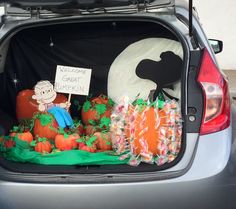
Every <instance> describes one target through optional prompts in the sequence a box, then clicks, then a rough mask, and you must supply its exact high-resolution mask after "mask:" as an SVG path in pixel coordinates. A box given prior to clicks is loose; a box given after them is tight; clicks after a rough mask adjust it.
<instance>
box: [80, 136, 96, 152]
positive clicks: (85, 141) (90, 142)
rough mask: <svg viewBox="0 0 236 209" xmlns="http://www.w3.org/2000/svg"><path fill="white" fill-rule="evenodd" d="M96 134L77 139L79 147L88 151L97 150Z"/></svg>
mask: <svg viewBox="0 0 236 209" xmlns="http://www.w3.org/2000/svg"><path fill="white" fill-rule="evenodd" d="M96 140H97V137H96V136H84V137H82V138H80V139H78V140H77V142H78V149H79V150H84V151H87V152H96V150H97V147H96Z"/></svg>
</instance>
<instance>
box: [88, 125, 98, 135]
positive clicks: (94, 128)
mask: <svg viewBox="0 0 236 209" xmlns="http://www.w3.org/2000/svg"><path fill="white" fill-rule="evenodd" d="M98 130H99V127H98V126H93V125H87V126H86V129H85V133H86V135H87V136H90V135H93V134H94V133H95V132H97V131H98Z"/></svg>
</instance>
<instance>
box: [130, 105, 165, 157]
mask: <svg viewBox="0 0 236 209" xmlns="http://www.w3.org/2000/svg"><path fill="white" fill-rule="evenodd" d="M131 112H132V111H131ZM156 123H158V126H157V127H156ZM163 124H166V114H165V112H164V111H159V112H158V116H157V115H156V112H155V109H154V108H153V107H146V108H144V110H142V111H141V112H138V113H137V115H136V117H135V119H134V121H133V127H131V126H132V125H131V126H130V127H129V130H128V132H127V136H128V138H131V137H133V139H134V141H133V146H134V153H135V154H136V155H139V154H140V153H141V152H143V150H144V149H145V146H146V147H147V150H146V151H148V152H151V153H152V154H153V155H157V154H158V155H160V154H161V153H160V150H159V148H158V147H159V146H160V143H161V140H160V136H159V132H160V131H159V128H160V127H161V126H162V125H163ZM132 128H133V129H134V130H131V129H132ZM132 131H133V135H132V134H131V133H132Z"/></svg>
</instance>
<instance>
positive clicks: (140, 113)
mask: <svg viewBox="0 0 236 209" xmlns="http://www.w3.org/2000/svg"><path fill="white" fill-rule="evenodd" d="M181 124H182V119H181V114H180V109H179V107H178V103H177V102H176V101H175V100H169V101H165V102H163V101H160V100H157V101H155V102H153V103H150V102H145V101H144V100H143V99H137V100H136V101H135V102H133V103H131V102H130V100H129V98H128V97H123V98H122V99H121V101H120V102H119V104H117V105H116V107H115V108H114V111H113V113H112V115H111V127H110V129H111V134H112V144H113V148H114V149H115V150H116V152H117V153H118V154H124V155H123V156H121V159H125V158H129V159H130V160H129V164H130V165H134V166H136V165H139V164H140V163H141V162H146V163H154V162H155V163H156V164H157V165H163V164H164V163H166V162H171V161H173V160H174V159H175V157H177V155H178V153H179V151H180V148H181V136H182V125H181Z"/></svg>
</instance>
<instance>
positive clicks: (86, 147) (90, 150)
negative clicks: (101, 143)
mask: <svg viewBox="0 0 236 209" xmlns="http://www.w3.org/2000/svg"><path fill="white" fill-rule="evenodd" d="M80 150H83V151H87V152H96V148H95V147H93V146H92V147H90V146H87V145H84V146H82V147H80Z"/></svg>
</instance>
